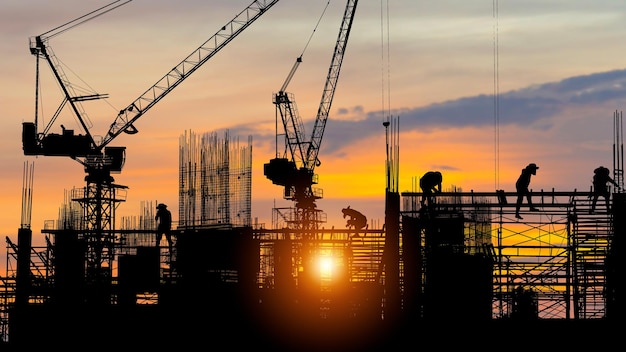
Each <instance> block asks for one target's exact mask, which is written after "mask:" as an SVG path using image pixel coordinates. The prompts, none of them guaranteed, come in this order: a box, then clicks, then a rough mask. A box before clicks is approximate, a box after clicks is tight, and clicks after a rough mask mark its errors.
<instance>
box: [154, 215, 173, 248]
mask: <svg viewBox="0 0 626 352" xmlns="http://www.w3.org/2000/svg"><path fill="white" fill-rule="evenodd" d="M154 220H157V221H158V222H159V223H158V225H157V236H156V240H157V241H156V242H157V247H159V246H160V243H161V239H162V238H163V235H165V239H166V240H167V244H168V246H169V249H170V251H171V250H172V244H173V243H172V213H170V211H169V210H167V205H165V204H163V203H159V205H157V213H156V216H155V217H154Z"/></svg>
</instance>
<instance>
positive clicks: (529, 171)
mask: <svg viewBox="0 0 626 352" xmlns="http://www.w3.org/2000/svg"><path fill="white" fill-rule="evenodd" d="M537 169H539V166H537V164H535V163H532V164H528V166H526V167H525V168H523V169H522V173H521V174H520V176H519V178H518V179H517V182H516V183H515V189H516V190H517V204H516V207H515V217H516V218H518V219H523V218H522V217H521V216H520V215H519V209H520V207H521V206H522V201H523V200H524V197H526V199H527V200H528V206H529V208H530V211H537V210H538V209H537V208H535V207H534V206H533V201H532V198H531V196H530V191H529V190H528V186H529V185H530V177H531V176H532V175H536V174H537Z"/></svg>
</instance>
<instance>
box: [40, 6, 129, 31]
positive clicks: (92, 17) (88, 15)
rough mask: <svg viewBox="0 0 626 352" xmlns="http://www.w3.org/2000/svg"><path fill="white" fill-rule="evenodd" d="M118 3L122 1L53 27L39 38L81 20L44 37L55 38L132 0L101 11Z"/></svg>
mask: <svg viewBox="0 0 626 352" xmlns="http://www.w3.org/2000/svg"><path fill="white" fill-rule="evenodd" d="M120 1H122V0H116V1H113V2H112V3H110V4H108V5H104V6H102V7H100V8H98V9H96V10H93V11H91V12H89V13H87V14H84V15H82V16H80V17H78V18H75V19H73V20H71V21H69V22H67V23H65V24H62V25H60V26H58V27H55V28H52V29H51V30H49V31H47V32H45V33H42V34H41V35H40V36H41V37H46V36H45V35H46V34H48V33H51V32H54V31H56V30H58V29H60V28H63V27H65V26H68V25H69V24H70V23H73V22H76V21H78V20H82V21H80V22H78V23H76V24H74V25H72V26H69V27H67V28H64V29H63V30H59V31H58V32H56V33H54V34H51V35H49V36H47V37H46V38H52V37H54V36H56V35H59V34H61V33H63V32H65V31H68V30H70V29H72V28H74V27H76V26H79V25H81V24H83V23H85V22H87V21H89V20H91V19H94V18H96V17H100V16H102V15H104V14H105V13H107V12H110V11H113V10H115V9H116V8H118V7H120V6H122V5H125V4H127V3H129V2H131V1H132V0H126V1H124V2H123V3H121V4H119V5H116V6H114V7H112V8H110V9H108V10H106V11H103V9H105V8H107V7H109V6H111V5H113V4H115V3H116V2H120ZM100 11H102V12H101V13H99V14H97V15H94V14H95V13H97V12H100Z"/></svg>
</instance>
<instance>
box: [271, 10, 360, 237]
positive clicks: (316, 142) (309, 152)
mask: <svg viewBox="0 0 626 352" xmlns="http://www.w3.org/2000/svg"><path fill="white" fill-rule="evenodd" d="M357 3H358V0H348V1H347V3H346V8H345V11H344V14H343V19H342V23H341V26H340V29H339V35H338V37H337V41H336V44H335V50H334V52H333V56H332V59H331V63H330V67H329V69H328V75H327V77H326V83H325V85H324V90H323V93H322V98H321V101H320V104H319V108H318V110H317V116H316V118H315V123H314V126H313V132H312V135H311V139H310V140H308V141H307V140H304V137H303V136H304V128H303V124H302V120H301V118H300V115H299V113H298V109H297V107H296V103H295V100H294V98H293V94H291V93H287V92H286V91H285V89H286V86H287V84H288V83H289V81H290V80H291V78H292V77H293V74H294V71H295V69H296V68H297V66H298V65H299V63H300V62H301V57H299V58H298V60H297V61H296V64H295V65H294V67H293V68H292V70H291V71H290V73H289V75H288V78H287V80H286V81H285V83H284V84H283V86H282V87H281V90H280V91H279V92H278V93H276V94H275V95H274V99H273V103H274V104H275V105H276V111H277V115H280V117H281V121H282V125H283V129H284V147H285V148H284V150H283V152H282V154H281V153H279V152H278V150H277V155H276V158H274V159H272V160H270V161H269V163H266V164H265V165H264V174H265V176H266V177H267V178H268V179H270V180H271V181H272V183H274V184H276V185H280V186H283V187H284V198H285V199H288V200H292V201H294V202H295V210H296V216H295V218H296V221H295V223H296V226H298V227H300V228H302V229H312V228H316V227H317V225H318V223H319V222H320V221H319V219H317V216H316V214H317V213H318V211H317V210H316V204H315V201H316V200H317V199H321V198H322V192H321V190H320V189H318V188H315V187H313V185H314V184H317V175H316V174H315V173H314V170H315V167H316V166H319V165H320V161H319V159H318V154H319V150H320V146H321V143H322V137H323V136H324V129H325V127H326V121H327V120H328V114H329V112H330V107H331V105H332V101H333V97H334V94H335V89H336V88H337V81H338V79H339V73H340V70H341V65H342V62H343V57H344V54H345V50H346V45H347V43H348V37H349V35H350V30H351V28H352V23H353V20H354V14H355V10H356V6H357ZM279 135H280V134H279V133H278V131H277V140H278V136H279ZM277 144H278V142H277ZM277 147H278V145H277ZM287 154H289V155H287ZM288 157H290V159H289V158H288Z"/></svg>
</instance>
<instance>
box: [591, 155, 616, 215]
mask: <svg viewBox="0 0 626 352" xmlns="http://www.w3.org/2000/svg"><path fill="white" fill-rule="evenodd" d="M609 174H610V171H609V169H607V168H606V167H604V166H599V167H597V168H596V169H595V170H593V181H592V183H593V201H592V203H591V211H590V213H593V212H594V211H595V210H596V203H597V202H598V198H599V197H601V196H602V197H604V201H605V202H606V211H607V212H609V211H610V207H609V198H610V197H611V195H610V194H609V188H608V187H607V183H612V184H613V185H614V186H615V187H616V188H617V189H619V188H620V187H619V185H618V184H617V182H615V181H614V180H613V179H612V178H611V176H610V175H609Z"/></svg>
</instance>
